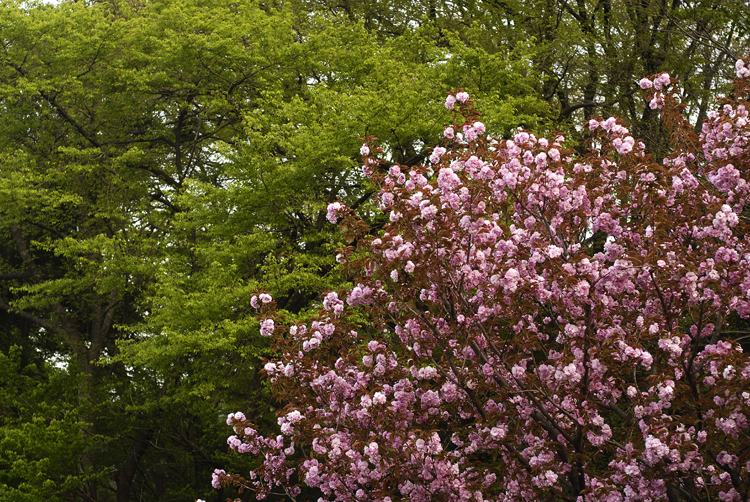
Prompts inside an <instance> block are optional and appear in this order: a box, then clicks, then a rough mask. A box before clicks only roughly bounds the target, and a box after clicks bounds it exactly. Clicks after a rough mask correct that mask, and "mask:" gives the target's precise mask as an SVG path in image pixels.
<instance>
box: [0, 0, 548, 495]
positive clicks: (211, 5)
mask: <svg viewBox="0 0 750 502" xmlns="http://www.w3.org/2000/svg"><path fill="white" fill-rule="evenodd" d="M292 7H294V8H292ZM297 7H298V6H291V7H287V6H284V7H272V6H269V5H263V4H259V3H256V2H252V1H241V2H230V1H222V2H214V1H212V2H209V1H205V2H193V1H186V0H172V1H157V2H147V3H139V2H126V1H110V2H101V3H93V4H90V5H85V4H83V3H80V2H79V3H77V2H63V3H61V4H59V5H57V6H49V5H28V4H26V3H22V2H16V1H4V2H2V3H0V17H1V18H2V19H3V22H2V24H1V25H0V43H1V44H2V45H1V47H0V115H1V116H2V124H3V125H2V134H0V214H2V219H1V220H0V249H2V254H0V281H1V282H0V315H2V316H3V319H7V320H8V323H4V324H3V325H2V328H0V341H1V342H2V344H0V349H1V350H2V351H3V353H4V354H8V355H7V356H5V357H8V358H11V359H13V358H16V359H13V361H16V360H17V359H18V357H21V359H20V360H19V361H21V362H18V363H13V364H14V365H11V366H9V367H12V368H15V369H13V371H10V372H8V373H7V374H4V375H5V376H4V378H3V380H2V381H0V389H1V390H2V391H3V394H2V395H3V400H2V403H1V404H0V430H2V433H0V437H1V438H3V439H2V441H3V443H2V444H3V448H5V450H4V452H5V453H4V456H3V457H2V458H0V462H6V463H7V465H12V466H14V467H13V469H12V470H10V471H8V474H7V475H5V477H4V478H1V479H0V483H4V485H3V487H2V489H3V490H4V492H3V496H4V497H7V498H9V499H18V500H24V497H27V498H29V497H30V498H34V497H35V498H36V499H38V498H41V497H45V498H50V499H54V498H55V497H57V498H58V499H61V500H71V499H77V500H83V499H86V500H117V501H118V502H119V501H126V500H130V499H134V498H138V499H139V500H143V499H147V500H167V499H175V500H177V499H180V500H187V499H189V498H191V497H192V496H194V495H201V494H202V493H205V492H206V490H207V489H208V482H209V480H210V476H209V473H210V471H211V469H212V468H213V467H215V466H216V465H231V462H233V461H234V462H241V461H240V460H239V459H234V460H231V459H229V458H224V457H225V455H226V453H225V452H226V445H225V442H224V439H223V435H224V427H225V426H224V425H223V421H224V419H223V418H222V417H223V416H226V413H227V412H229V411H236V410H237V409H246V410H247V409H250V410H254V412H253V413H254V415H253V416H252V418H253V420H254V421H255V422H257V423H258V424H259V425H261V426H263V424H267V423H270V422H272V421H273V411H274V410H275V409H276V408H278V407H279V406H282V405H283V403H275V402H273V401H271V400H270V398H269V397H268V394H267V392H266V389H265V388H264V387H263V386H262V385H261V383H260V380H259V378H258V368H259V366H260V365H259V361H260V359H261V358H262V357H264V356H265V355H268V352H267V350H268V349H267V348H266V346H265V344H264V342H262V341H261V340H260V338H259V336H258V327H257V323H256V322H255V320H254V319H253V317H252V316H251V315H249V309H248V302H249V297H250V294H251V293H252V292H254V291H256V290H257V289H260V288H265V289H267V290H269V291H273V292H274V294H275V296H276V297H277V298H278V299H279V302H280V304H281V305H283V307H284V308H286V309H287V310H288V311H289V312H291V313H294V314H297V315H300V316H304V315H306V314H305V312H306V309H308V308H309V306H310V302H311V301H313V300H314V299H315V298H317V295H318V293H320V292H321V291H324V290H326V289H328V288H331V287H335V286H338V285H340V284H342V283H343V282H345V281H346V280H347V278H346V277H344V276H342V275H341V274H340V272H339V271H338V269H337V264H336V262H335V261H334V260H333V258H331V253H330V251H331V250H332V249H333V248H335V247H337V246H338V245H340V242H339V238H338V237H337V236H336V234H335V232H334V230H333V228H332V226H331V225H330V224H328V223H326V222H325V219H324V214H325V206H326V204H327V203H329V202H331V201H333V200H336V199H343V200H346V201H347V203H348V204H350V205H355V204H357V205H366V204H368V203H369V196H370V195H371V193H372V191H373V189H372V187H371V186H370V185H368V184H367V182H365V181H363V177H362V175H361V172H360V169H359V160H358V158H359V147H360V145H361V141H360V139H359V138H361V137H364V136H369V135H375V136H378V137H380V138H381V141H382V143H383V145H385V146H386V147H387V148H388V149H389V151H390V155H391V156H392V158H393V160H397V161H400V162H402V163H404V164H416V163H418V162H419V161H420V160H422V159H424V158H425V157H426V155H428V153H429V148H430V147H431V146H433V145H435V144H436V143H437V142H438V140H439V138H440V137H441V134H442V126H440V125H439V124H442V122H443V121H444V119H445V115H444V113H442V112H440V113H433V112H427V110H430V109H431V110H436V109H439V107H437V106H434V103H435V101H442V100H443V99H444V96H445V91H447V90H449V89H452V88H457V87H463V86H467V87H468V86H472V87H474V86H476V87H478V88H479V90H478V91H477V93H476V94H477V96H478V99H481V100H483V103H484V104H485V108H487V109H491V110H494V111H495V113H494V114H493V120H492V121H488V124H489V125H490V127H492V128H494V129H495V130H497V131H498V132H503V131H509V130H512V129H513V128H515V127H518V126H519V125H533V124H536V123H538V122H540V121H541V120H543V119H544V116H545V114H546V106H545V104H544V103H542V102H540V101H539V100H537V99H536V98H535V97H534V87H533V82H534V78H533V75H534V72H533V68H532V67H531V66H530V65H529V63H528V61H529V55H528V54H527V49H526V47H525V46H524V47H519V48H517V49H516V50H514V51H505V50H494V49H493V50H491V51H489V50H488V49H487V48H486V47H484V46H481V45H476V46H474V45H472V42H471V41H470V40H469V39H466V40H463V39H460V38H456V40H457V42H456V44H454V47H452V48H451V49H448V48H446V47H445V46H444V45H442V43H441V42H440V40H439V39H440V37H444V36H449V37H453V36H454V35H451V34H445V33H444V34H441V35H440V37H436V35H435V31H434V30H435V29H436V28H434V27H433V26H427V25H425V26H424V27H409V28H408V29H405V30H403V31H402V32H400V33H394V34H392V35H391V36H388V37H383V36H380V35H379V34H377V33H373V32H372V31H371V30H368V29H367V27H366V26H365V25H364V24H362V23H358V22H356V21H352V20H351V19H349V18H346V17H344V18H342V17H340V16H337V15H335V14H334V15H330V14H325V15H324V13H323V12H319V13H314V12H313V11H310V10H299V9H298V8H297ZM477 33H479V34H481V30H479V31H477ZM457 36H458V35H456V37H457ZM282 302H283V303H282ZM16 346H17V347H19V348H12V347H16ZM18 354H20V356H19V355H18ZM24 358H25V359H24ZM32 367H33V368H36V369H34V370H33V371H32V369H31V368H32ZM25 368H29V369H28V371H27V369H25ZM24 372H26V373H24ZM14 374H15V375H16V376H15V377H14V376H13V375H14ZM24 375H26V376H24ZM14 378H18V379H22V378H25V379H26V380H25V381H28V382H30V383H29V384H28V388H29V389H31V388H32V387H33V388H34V389H35V390H33V392H32V390H29V391H28V392H26V391H24V393H23V394H22V395H21V394H18V396H21V397H14V398H13V399H15V400H16V401H19V402H20V401H21V400H26V401H29V400H32V401H33V399H38V400H40V401H41V402H42V403H44V407H42V408H41V410H42V411H34V410H32V409H30V408H23V409H22V408H18V406H16V405H11V404H7V403H11V402H15V401H13V400H12V399H11V394H12V393H10V389H11V388H12V387H13V386H14ZM60 388H63V389H64V392H60V391H58V389H60ZM19 392H20V391H19ZM44 410H53V411H44ZM66 431H67V432H66ZM37 435H41V436H46V437H49V438H50V440H49V442H48V443H47V444H46V445H44V447H38V446H35V445H36V443H35V441H37V440H36V439H35V437H36V436H37ZM65 444H68V445H70V446H69V447H67V448H66V447H64V446H62V445H65ZM55 452H57V453H55ZM60 455H67V457H65V459H68V460H65V459H63V458H62V457H60ZM70 458H75V459H77V460H78V461H77V462H72V461H69V459H70ZM242 462H244V461H242ZM24 466H26V467H24ZM237 469H238V470H240V469H242V466H240V465H238V467H237ZM44 480H47V481H44ZM49 481H51V482H49Z"/></svg>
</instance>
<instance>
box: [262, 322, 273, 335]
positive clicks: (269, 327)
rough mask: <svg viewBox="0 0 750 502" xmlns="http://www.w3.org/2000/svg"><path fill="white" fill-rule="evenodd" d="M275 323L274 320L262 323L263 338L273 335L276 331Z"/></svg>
mask: <svg viewBox="0 0 750 502" xmlns="http://www.w3.org/2000/svg"><path fill="white" fill-rule="evenodd" d="M274 328H275V326H274V322H273V319H264V320H263V321H261V322H260V334H261V335H262V336H271V335H273V330H274Z"/></svg>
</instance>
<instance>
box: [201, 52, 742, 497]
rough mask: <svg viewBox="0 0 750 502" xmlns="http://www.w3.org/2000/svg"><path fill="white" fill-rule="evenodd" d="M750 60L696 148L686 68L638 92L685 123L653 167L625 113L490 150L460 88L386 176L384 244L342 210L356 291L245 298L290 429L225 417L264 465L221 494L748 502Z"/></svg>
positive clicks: (521, 137)
mask: <svg viewBox="0 0 750 502" xmlns="http://www.w3.org/2000/svg"><path fill="white" fill-rule="evenodd" d="M745 64H746V63H745V62H744V61H743V62H742V64H740V63H738V65H737V69H738V75H739V77H740V80H738V81H737V82H736V89H735V94H734V96H735V97H733V98H732V99H731V100H728V101H727V102H726V103H725V104H723V106H722V107H721V108H720V109H719V110H716V111H713V112H711V113H710V114H709V119H708V120H707V122H706V124H704V126H703V132H702V134H701V136H700V138H698V137H696V136H695V135H694V133H693V132H692V127H691V126H690V125H689V124H688V123H687V121H686V120H685V119H684V118H683V117H682V115H681V108H680V104H679V100H678V98H677V97H676V94H675V93H676V92H678V83H677V82H676V81H675V80H674V79H672V78H670V77H669V76H668V75H666V74H662V75H659V76H656V77H654V78H651V79H644V80H642V81H641V82H640V86H641V88H642V89H644V94H645V97H646V100H647V101H650V102H651V103H654V106H653V108H655V109H658V110H660V113H661V114H662V115H663V117H664V122H665V124H667V125H668V126H669V127H671V128H672V129H673V131H674V134H673V140H674V141H673V145H672V146H673V148H672V151H671V152H669V154H668V155H667V156H666V157H665V158H664V159H663V161H661V162H660V163H657V162H655V160H654V159H653V158H651V157H650V156H649V155H648V153H647V152H646V150H645V146H644V145H643V143H641V142H638V141H636V140H635V139H634V137H633V136H631V134H630V131H628V129H627V128H626V127H625V126H624V125H623V124H622V123H621V122H620V121H618V120H617V119H615V118H607V119H603V118H594V119H592V120H591V121H589V123H588V129H589V131H590V133H591V139H590V142H589V144H588V145H589V147H590V148H589V151H588V153H587V154H586V155H584V156H581V157H575V156H574V154H573V152H572V151H570V150H569V149H567V148H565V147H564V146H563V145H564V138H563V137H562V136H556V137H555V138H551V139H548V138H542V137H537V136H535V135H534V134H531V133H529V132H526V131H520V132H518V133H517V134H515V135H514V137H513V138H512V139H505V140H501V139H497V138H490V137H487V136H486V135H485V133H486V131H485V129H484V126H483V125H481V122H479V120H478V115H477V114H476V112H475V111H474V110H473V108H472V106H473V105H472V104H471V101H470V97H469V95H468V94H467V93H465V92H464V91H461V92H458V93H455V94H451V95H450V96H449V97H448V99H447V100H446V107H447V108H449V109H452V110H454V113H455V116H456V121H455V123H454V124H453V125H452V126H451V127H450V128H447V129H446V134H445V137H446V140H445V144H444V145H443V146H438V147H436V148H435V149H434V150H433V158H431V159H430V163H429V165H427V166H424V167H421V168H406V167H401V166H390V167H389V168H388V169H387V170H386V169H382V170H378V169H373V170H372V172H373V174H372V179H373V181H374V182H375V183H377V184H378V186H379V187H380V188H381V193H380V197H379V200H380V207H381V209H382V210H383V211H386V212H387V213H388V214H390V215H391V217H390V220H391V223H390V224H388V225H386V227H385V228H384V229H383V231H382V233H381V234H380V235H378V236H377V237H373V236H368V235H367V233H366V231H364V230H362V225H361V222H358V220H357V219H356V217H355V216H354V215H352V214H351V213H350V212H349V210H348V209H347V208H345V207H344V206H343V205H341V203H339V202H336V203H333V204H331V205H329V207H328V218H329V221H331V222H336V221H338V220H339V219H340V218H343V220H342V222H341V223H342V225H344V226H345V227H346V228H347V229H350V230H351V229H354V230H352V231H354V232H355V233H357V232H359V233H357V235H355V236H354V237H355V238H356V240H357V242H358V246H359V249H358V250H357V251H355V250H354V249H353V248H351V247H350V248H346V249H344V250H341V251H340V254H341V255H342V261H345V262H346V263H347V266H348V267H350V270H354V271H359V272H360V277H359V278H358V279H357V281H356V286H354V287H352V288H351V289H350V290H349V291H346V292H343V294H341V293H334V292H331V293H329V294H327V295H326V296H325V298H324V300H323V309H322V310H321V312H320V315H319V317H318V318H317V319H316V320H314V321H312V322H310V323H298V324H295V325H292V326H288V327H285V326H284V323H283V322H282V321H281V319H280V318H279V317H278V316H277V315H276V314H275V310H274V308H273V303H272V302H270V299H269V302H264V301H263V299H261V297H260V296H258V299H260V301H258V300H256V299H255V297H254V298H253V302H254V303H253V302H251V303H252V304H253V306H254V307H256V308H259V309H261V330H262V331H263V332H264V334H268V335H272V336H273V337H274V340H275V341H276V347H275V350H276V353H277V354H279V357H278V359H276V360H273V361H269V362H267V363H266V364H265V366H264V369H265V371H266V373H267V375H268V378H269V379H270V382H271V386H272V388H273V389H275V391H276V392H277V394H278V396H277V397H278V399H279V400H281V401H284V402H287V403H288V405H287V407H286V408H284V410H283V411H281V412H280V414H279V417H278V424H279V427H280V429H279V430H280V434H278V435H276V436H275V437H264V436H262V435H260V434H259V433H258V431H257V430H256V429H255V427H254V426H253V425H252V424H250V423H249V422H248V421H247V420H246V418H245V417H244V415H242V414H241V413H235V414H233V415H230V417H229V419H228V422H229V423H230V424H231V425H232V427H233V428H234V432H235V434H234V435H233V436H231V437H230V439H229V445H230V448H232V449H233V450H236V451H238V452H240V453H249V454H252V455H256V456H258V457H259V458H260V459H262V464H261V466H260V467H259V468H258V469H256V470H255V471H253V472H252V473H250V475H249V479H244V478H241V477H239V476H237V475H234V476H230V475H228V474H226V473H224V472H223V471H216V473H215V478H216V479H215V481H216V483H234V484H237V485H238V486H240V487H243V488H248V489H253V490H255V492H256V496H257V497H258V498H263V497H265V496H267V495H268V494H269V493H283V494H285V495H286V496H287V497H288V498H290V499H292V500H295V499H296V498H297V497H298V496H299V494H300V493H301V489H302V488H303V487H307V488H306V489H315V490H317V491H318V495H316V496H320V500H321V501H333V500H336V501H352V502H353V501H368V500H372V501H387V502H395V501H397V500H413V501H417V502H420V501H433V500H434V501H437V500H441V501H443V500H448V501H472V500H475V501H485V500H491V501H501V500H502V501H527V500H576V501H582V502H583V501H612V502H616V501H626V500H627V501H655V500H722V501H747V500H748V498H749V497H750V474H749V473H748V471H749V470H750V425H749V424H748V420H749V419H750V391H748V389H750V358H749V357H748V355H747V354H746V353H745V352H744V351H743V347H742V346H741V344H740V343H738V342H737V341H735V340H733V339H732V335H731V333H730V332H727V330H726V325H727V322H728V321H727V319H730V318H731V317H733V316H735V317H742V318H747V317H748V316H750V242H748V238H747V234H748V230H750V227H748V224H747V223H746V222H745V219H744V218H743V216H742V213H743V209H744V207H745V205H746V203H747V201H748V190H747V181H748V179H750V169H748V160H750V154H748V153H747V152H748V144H747V140H748V139H750V126H749V125H748V121H747V119H746V117H747V111H746V106H747V103H746V102H745V99H746V98H747V96H748V82H747V81H746V80H745V79H746V78H748V76H750V70H748V71H742V70H746V69H747V68H746V66H745ZM457 105H458V106H457ZM449 131H450V132H449ZM455 131H463V132H462V134H456V133H455ZM372 146H373V145H372V144H371V143H369V148H372ZM369 153H370V152H369V150H368V152H367V153H363V155H368V154H369ZM367 160H368V162H370V160H371V158H370V157H368V159H367ZM368 165H374V164H368ZM358 229H359V230H358ZM597 243H598V244H597ZM362 319H368V322H367V323H364V324H361V320H362ZM733 322H736V321H733Z"/></svg>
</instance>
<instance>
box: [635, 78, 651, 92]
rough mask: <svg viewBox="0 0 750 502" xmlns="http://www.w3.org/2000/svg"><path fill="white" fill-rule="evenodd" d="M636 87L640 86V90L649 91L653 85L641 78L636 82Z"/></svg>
mask: <svg viewBox="0 0 750 502" xmlns="http://www.w3.org/2000/svg"><path fill="white" fill-rule="evenodd" d="M638 85H640V86H641V89H644V90H646V89H651V88H652V87H653V86H654V83H653V82H652V81H651V80H649V79H647V78H642V79H641V81H640V82H638Z"/></svg>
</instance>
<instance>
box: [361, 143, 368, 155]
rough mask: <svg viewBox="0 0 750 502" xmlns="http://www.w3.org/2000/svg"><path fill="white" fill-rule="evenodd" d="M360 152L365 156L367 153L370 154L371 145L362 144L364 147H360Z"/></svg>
mask: <svg viewBox="0 0 750 502" xmlns="http://www.w3.org/2000/svg"><path fill="white" fill-rule="evenodd" d="M359 153H360V154H361V155H362V156H363V157H364V156H365V155H370V147H369V146H367V145H366V144H365V145H362V148H360V149H359Z"/></svg>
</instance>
